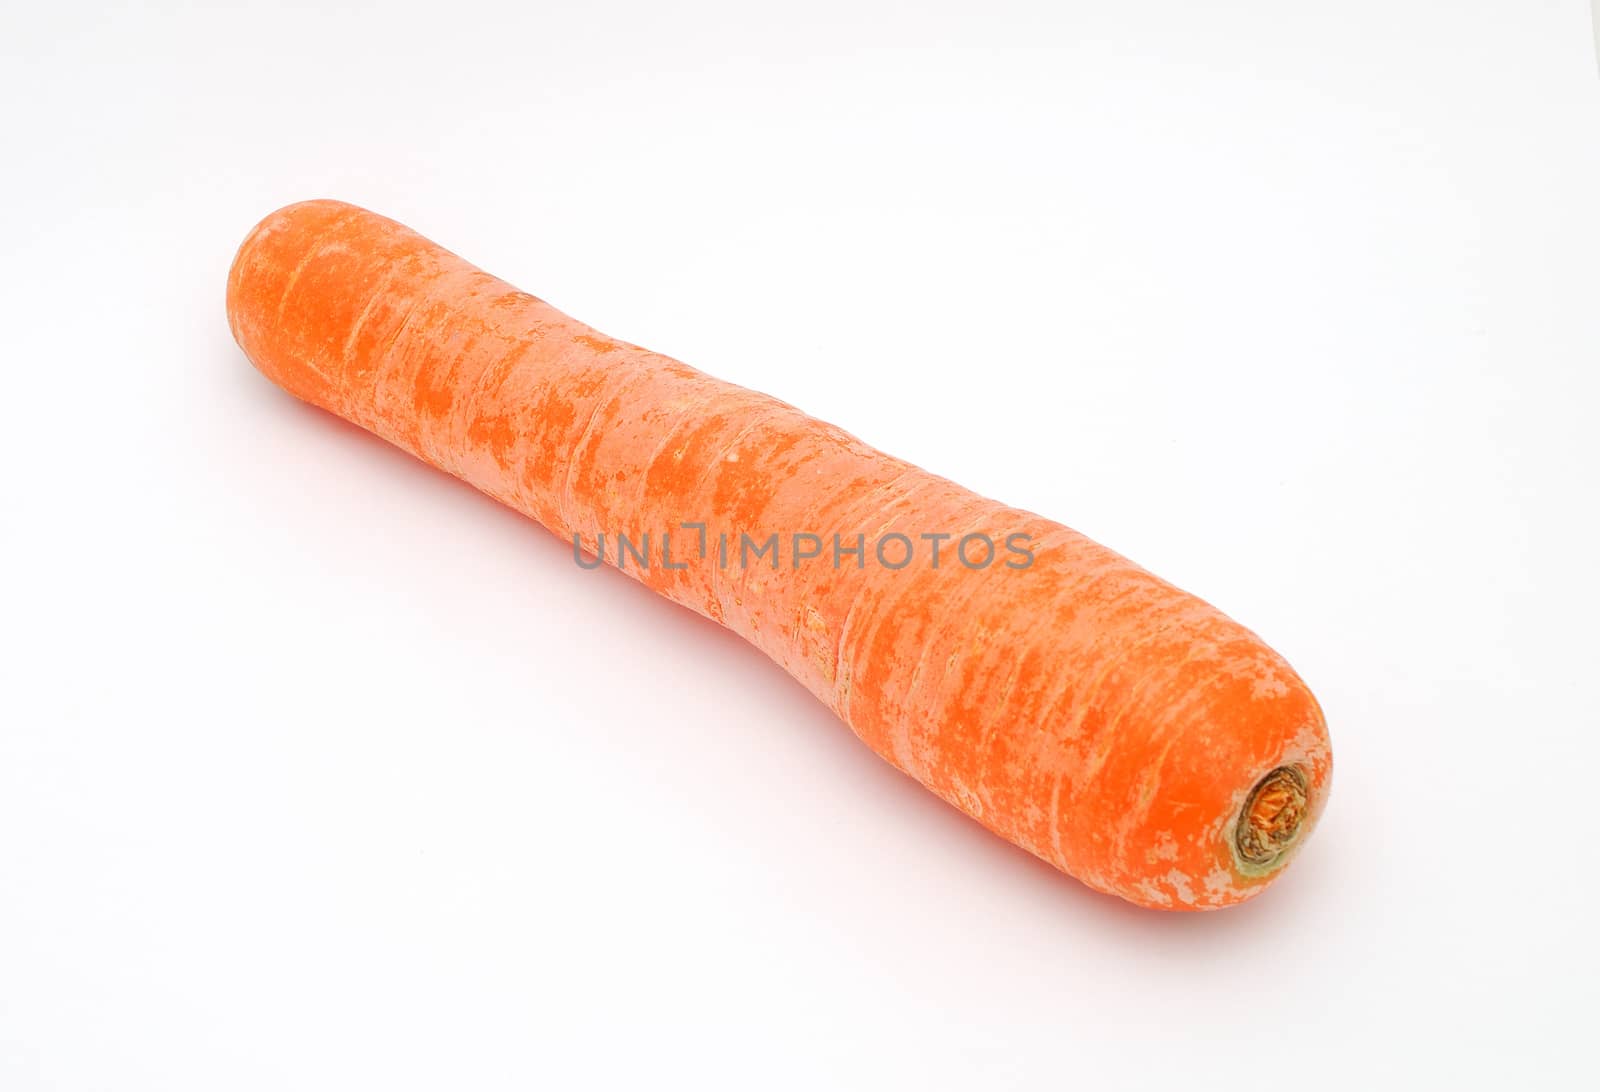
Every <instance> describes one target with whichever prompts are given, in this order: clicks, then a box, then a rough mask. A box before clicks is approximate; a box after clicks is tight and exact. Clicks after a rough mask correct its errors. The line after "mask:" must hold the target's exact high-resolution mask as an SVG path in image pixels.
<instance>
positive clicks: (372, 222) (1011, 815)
mask: <svg viewBox="0 0 1600 1092" xmlns="http://www.w3.org/2000/svg"><path fill="white" fill-rule="evenodd" d="M227 304H228V319H229V323H230V325H231V327H232V330H233V334H234V337H235V338H236V339H237V340H238V342H239V345H240V346H241V347H242V348H243V349H244V351H245V353H246V354H247V355H248V356H249V357H250V359H251V360H252V361H253V362H254V363H255V365H256V366H257V367H258V368H260V369H261V371H262V372H264V373H265V374H266V375H267V376H268V377H269V378H271V379H272V380H273V381H274V382H275V383H277V384H278V385H279V386H281V387H283V388H284V389H285V390H287V391H288V392H289V393H291V394H293V395H295V396H296V397H298V398H301V399H304V400H305V401H307V402H310V403H312V404H314V405H317V406H320V407H322V408H324V409H327V410H329V411H331V412H333V413H336V414H338V415H339V416H341V417H344V418H347V419H348V420H350V421H353V422H355V423H356V424H358V425H361V426H362V427H364V428H366V429H369V430H370V431H372V432H374V433H376V434H377V435H378V436H381V437H383V438H384V439H386V440H388V441H390V442H391V443H394V444H395V445H397V446H399V447H401V448H403V449H405V450H406V451H409V452H411V453H412V454H414V455H416V456H417V457H419V458H421V459H423V460H425V461H426V462H428V463H430V464H432V465H434V466H436V467H439V468H441V469H443V470H446V471H448V472H450V473H451V474H455V475H457V476H458V477H460V478H462V479H464V480H466V481H467V482H470V483H471V484H472V485H474V486H476V487H477V488H479V489H481V490H483V491H484V492H485V493H488V494H490V495H491V496H493V497H496V498H498V499H499V500H501V501H503V502H504V503H506V504H508V505H510V506H511V507H513V508H515V509H517V510H518V511H521V512H523V513H525V514H527V515H528V516H531V517H532V518H534V519H536V520H538V521H539V522H540V523H542V524H544V525H545V526H546V527H548V528H549V529H550V530H551V531H553V532H555V533H556V534H557V535H560V536H561V537H562V538H563V539H566V540H569V541H571V542H573V544H574V553H575V555H577V556H578V559H579V560H580V561H581V562H583V563H584V564H586V565H587V564H598V562H599V560H601V559H604V560H605V561H606V562H607V563H610V564H613V565H616V566H618V567H620V568H622V569H624V570H625V571H626V572H627V573H628V574H629V575H630V576H632V577H633V578H635V579H636V580H639V581H640V582H642V583H644V584H645V585H647V586H648V587H650V588H651V589H652V590H654V591H656V592H658V593H660V594H661V595H664V596H666V597H667V598H669V599H671V600H673V601H675V602H677V603H681V604H683V605H684V606H686V607H689V608H690V609H692V610H694V611H697V612H698V613H700V614H702V615H704V616H706V617H708V618H711V619H713V620H715V621H717V622H719V623H721V624H722V625H724V626H727V627H728V628H729V629H732V630H733V631H734V632H736V633H738V634H740V635H741V636H742V637H744V638H746V639H747V640H749V641H750V642H752V643H753V644H755V645H756V646H757V647H758V648H760V649H761V650H762V651H763V652H765V653H766V654H767V655H769V656H770V657H772V659H774V660H775V661H777V662H778V663H779V664H780V665H782V666H783V667H784V668H785V669H787V670H788V671H789V672H790V673H791V674H793V675H794V676H795V677H796V678H797V679H799V680H800V681H801V682H802V683H804V684H805V685H806V686H807V687H808V688H809V689H810V690H811V691H812V693H814V694H816V695H817V697H818V698H820V699H821V700H822V701H823V702H825V703H826V704H827V705H828V706H829V707H830V708H832V709H833V710H834V711H835V712H837V713H838V715H839V716H840V717H841V718H842V719H843V720H844V721H845V722H846V723H847V724H849V725H850V727H851V728H852V729H853V730H854V731H855V732H856V733H857V734H858V735H859V736H860V737H861V739H862V740H864V741H865V742H866V743H867V745H868V746H870V747H871V748H872V749H873V750H874V751H876V752H877V753H878V754H879V755H881V756H883V757H884V758H885V759H887V760H888V761H889V762H891V763H893V764H894V765H895V766H897V767H898V768H900V769H901V770H903V771H905V772H906V773H907V774H909V775H911V776H912V777H914V778H916V779H917V780H918V781H920V782H921V783H922V784H923V785H925V786H927V787H928V788H929V789H931V790H932V791H934V792H935V793H937V794H938V795H939V796H941V797H943V798H944V799H945V800H947V801H949V802H950V803H951V804H953V805H955V806H956V807H957V808H960V809H961V810H962V811H964V812H966V813H967V814H968V815H970V816H972V817H973V818H975V819H977V820H978V821H979V822H980V823H982V824H984V825H985V826H986V827H988V828H989V829H991V830H993V831H994V832H996V833H998V834H1000V835H1001V836H1003V837H1005V838H1007V839H1010V840H1011V841H1012V842H1014V843H1016V844H1017V845H1019V846H1022V847H1023V848H1025V849H1027V850H1028V851H1029V852H1031V853H1034V854H1036V855H1038V856H1039V857H1041V858H1043V859H1044V860H1046V861H1048V862H1050V863H1051V864H1053V865H1055V866H1057V867H1058V868H1060V869H1062V870H1063V871H1065V872H1067V873H1069V874H1071V875H1073V876H1076V877H1077V878H1079V879H1080V880H1082V881H1083V882H1085V883H1087V884H1088V885H1090V886H1091V887H1094V888H1097V889H1099V890H1101V891H1106V892H1110V893H1113V894H1116V895H1120V896H1121V897H1123V898H1125V899H1128V900H1130V901H1132V902H1135V903H1138V904H1140V905H1143V906H1150V907H1164V908H1171V909H1178V910H1188V909H1209V908H1213V907H1220V906H1227V905H1230V904H1232V903H1236V902H1239V901H1241V900H1243V899H1246V898H1249V897H1251V896H1252V895H1255V894H1257V893H1259V892H1260V891H1261V890H1262V889H1263V888H1264V887H1265V886H1266V884H1267V883H1268V882H1269V881H1270V880H1272V879H1273V878H1275V877H1276V876H1277V875H1279V874H1280V872H1281V870H1282V869H1283V866H1284V865H1285V864H1286V863H1287V861H1288V860H1289V859H1290V858H1291V857H1292V856H1293V855H1294V853H1295V851H1296V850H1297V849H1298V848H1299V847H1300V845H1301V844H1303V843H1304V841H1305V839H1306V836H1307V834H1308V832H1309V831H1310V829H1311V827H1312V826H1313V824H1314V823H1315V821H1316V819H1317V816H1318V814H1319V813H1320V812H1321V810H1322V807H1323V804H1324V802H1325V800H1326V798H1327V788H1328V779H1329V775H1330V772H1331V768H1332V759H1331V754H1330V751H1329V745H1328V737H1327V729H1326V726H1325V724H1324V722H1323V717H1322V713H1321V711H1320V709H1319V708H1318V706H1317V703H1316V700H1315V699H1314V698H1313V697H1312V696H1311V693H1310V691H1309V690H1308V689H1307V688H1306V686H1305V684H1304V683H1303V682H1301V680H1300V678H1299V677H1298V676H1297V675H1296V674H1295V673H1294V671H1293V670H1292V669H1291V668H1290V667H1289V666H1288V664H1287V663H1285V662H1284V660H1283V659H1282V658H1281V657H1280V656H1278V655H1277V653H1275V652H1273V651H1272V650H1271V649H1270V648H1268V647H1267V646H1266V645H1265V644H1263V643H1262V641H1261V640H1260V639H1259V638H1257V637H1256V636H1255V635H1254V634H1253V633H1251V632H1250V631H1248V630H1246V629H1245V628H1244V627H1242V626H1240V625H1239V624H1237V623H1236V622H1234V621H1232V620H1231V619H1229V618H1227V617H1226V616H1224V615H1223V614H1222V613H1221V612H1219V611H1217V610H1216V609H1215V608H1213V607H1211V606H1209V605H1208V604H1206V603H1204V602H1202V601H1201V600H1199V599H1197V598H1195V597H1194V596H1191V595H1189V594H1187V593H1186V592H1183V591H1180V590H1179V589H1177V588H1175V587H1173V586H1172V585H1170V584H1167V583H1166V582H1164V581H1162V580H1160V579H1158V578H1156V577H1155V576H1153V575H1151V574H1150V573H1148V572H1146V571H1145V570H1143V569H1141V568H1139V567H1138V566H1136V565H1134V564H1133V563H1131V562H1129V561H1127V560H1125V559H1124V558H1122V557H1120V556H1119V555H1117V554H1115V553H1113V552H1112V551H1110V550H1108V549H1106V548H1105V547H1103V546H1100V545H1098V544H1096V543H1094V542H1092V541H1090V540H1089V539H1087V538H1085V537H1084V536H1082V535H1080V534H1078V533H1077V532H1075V531H1072V530H1069V529H1068V528H1066V527H1064V526H1062V525H1061V524H1058V523H1053V522H1051V521H1049V520H1046V519H1043V518H1041V517H1039V516H1036V515H1033V514H1031V513H1029V512H1024V511H1019V510H1017V509H1014V508H1008V507H1006V506H1004V505H1002V504H999V503H997V502H995V501H991V500H985V499H984V498H982V497H979V496H977V495H976V494H974V493H971V492H969V491H967V490H965V489H963V488H961V487H960V486H958V485H955V484H954V483H952V482H949V481H947V480H945V479H943V478H939V477H936V476H935V475H933V474H929V473H927V472H926V471H923V470H920V469H918V468H917V467H915V466H912V465H911V464H909V463H906V462H904V461H902V460H899V459H895V458H892V457H890V456H888V455H885V454H883V453H882V452H879V451H876V450H874V449H873V448H871V447H869V446H867V445H866V444H864V443H862V442H861V441H860V440H858V439H856V438H855V437H853V436H851V435H849V434H848V433H846V432H844V431H842V430H840V429H838V428H836V427H834V426H832V425H829V424H825V423H823V422H821V421H818V420H815V419H813V418H811V417H808V416H806V415H805V414H803V413H801V412H800V411H799V410H797V409H795V408H793V407H792V406H789V405H786V404H785V403H783V402H779V401H777V400H776V399H773V398H769V397H767V396H766V395H762V394H758V393H756V392H753V391H750V390H746V389H743V388H740V387H736V386H733V385H731V384H728V383H724V382H722V381H720V380H717V379H713V378H711V377H710V376H707V375H705V374H703V373H701V372H698V371H695V370H694V369H693V368H690V367H688V366H686V365H684V364H681V363H679V362H678V361H676V360H672V359H670V358H668V357H665V356H661V355H659V354H657V353H652V352H649V351H647V350H645V349H641V348H639V347H637V346H634V345H630V344H627V343H626V342H622V341H618V340H616V339H614V338H610V337H607V336H606V335H604V334H601V333H599V332H597V331H595V330H593V329H591V328H589V327H587V326H585V325H583V324H582V323H580V322H577V321H575V320H574V319H571V318H568V317H567V316H566V315H563V314H562V313H561V312H559V311H557V310H555V309H554V308H552V307H550V306H549V305H548V304H546V303H544V302H543V301H541V300H539V299H536V298H534V297H533V296H530V295H527V294H526V293H523V292H519V291H517V290H516V289H514V288H512V287H511V286H510V285H508V284H506V283H505V282H503V281H500V280H497V279H495V278H494V277H492V276H490V275H489V274H487V273H484V272H482V271H481V270H479V269H476V268H474V267H473V266H471V265H469V264H468V263H467V262H465V261H463V260H462V259H461V258H458V257H457V256H455V255H454V254H452V253H450V252H448V251H446V250H444V249H442V248H441V247H439V246H437V245H435V244H434V243H432V242H429V241H428V240H427V239H424V238H422V237H421V236H419V235H417V234H416V233H414V232H412V231H411V230H409V229H408V228H406V227H403V226H402V225H400V224H397V223H395V222H394V221H392V220H388V219H385V218H384V217H381V216H378V215H376V214H375V213H372V212H368V211H366V210H364V209H360V208H356V207H354V206H352V205H347V204H343V203H340V202H336V201H308V202H304V203H302V204H297V205H291V206H289V207H288V208H285V209H281V210H279V211H278V212H275V213H273V214H272V215H270V216H268V217H267V218H266V219H265V220H263V221H262V222H261V223H260V224H259V225H257V226H256V228H255V229H254V230H253V231H252V232H251V233H250V234H249V236H248V237H247V238H246V239H245V241H244V243H243V245H242V246H241V247H240V249H239V252H238V256H237V257H236V258H235V260H234V263H233V268H232V270H231V272H230V274H229V278H228V300H227ZM624 542H626V548H624V545H623V543H624ZM752 554H753V557H752ZM935 554H937V557H935Z"/></svg>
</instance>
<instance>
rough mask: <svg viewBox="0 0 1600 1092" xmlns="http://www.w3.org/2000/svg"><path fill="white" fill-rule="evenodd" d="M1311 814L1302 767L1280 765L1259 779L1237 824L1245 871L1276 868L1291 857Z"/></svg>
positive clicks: (1237, 844) (1253, 872) (1235, 837)
mask: <svg viewBox="0 0 1600 1092" xmlns="http://www.w3.org/2000/svg"><path fill="white" fill-rule="evenodd" d="M1309 813H1310V800H1309V795H1308V790H1307V780H1306V775H1305V771H1304V770H1302V769H1301V768H1300V767H1299V766H1279V767H1278V768H1277V769H1275V770H1273V771H1271V772H1270V773H1268V774H1267V775H1266V776H1265V777H1263V778H1262V779H1261V780H1260V781H1258V782H1256V786H1255V788H1253V789H1251V790H1250V796H1249V798H1248V799H1246V800H1245V804H1244V808H1243V809H1242V810H1241V811H1240V812H1239V821H1238V823H1237V824H1236V825H1235V827H1234V835H1233V848H1234V852H1235V853H1236V854H1237V855H1238V858H1239V864H1240V868H1241V871H1243V872H1244V873H1245V874H1246V875H1251V876H1262V875H1265V874H1267V873H1269V872H1273V871H1276V870H1277V868H1278V867H1279V866H1280V865H1282V864H1283V863H1284V862H1285V861H1287V860H1288V858H1289V853H1290V851H1291V850H1293V849H1294V846H1295V842H1296V841H1297V840H1298V839H1299V837H1300V832H1301V830H1302V828H1303V827H1304V825H1305V820H1306V816H1307V815H1308V814H1309Z"/></svg>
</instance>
